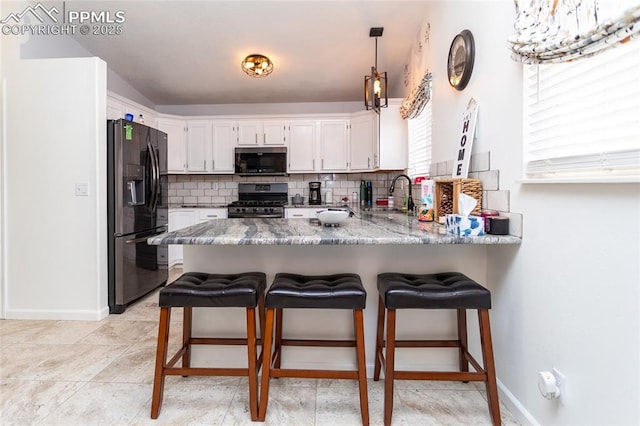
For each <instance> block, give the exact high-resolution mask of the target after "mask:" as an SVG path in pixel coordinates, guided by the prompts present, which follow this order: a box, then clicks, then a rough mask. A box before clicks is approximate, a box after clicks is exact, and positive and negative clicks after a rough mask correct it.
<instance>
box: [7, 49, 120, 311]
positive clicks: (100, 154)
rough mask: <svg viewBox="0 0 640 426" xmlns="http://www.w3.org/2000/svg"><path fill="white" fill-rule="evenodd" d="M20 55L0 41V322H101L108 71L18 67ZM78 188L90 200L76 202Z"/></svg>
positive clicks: (28, 63)
mask: <svg viewBox="0 0 640 426" xmlns="http://www.w3.org/2000/svg"><path fill="white" fill-rule="evenodd" d="M19 50H20V43H19V40H18V39H8V40H4V41H3V51H2V54H3V55H2V71H3V79H4V81H5V83H6V86H5V91H4V95H5V98H4V102H5V110H4V115H3V127H4V133H3V138H2V143H3V149H4V157H3V162H2V167H1V168H0V170H1V171H2V182H3V187H2V192H3V204H4V209H3V219H4V223H3V225H4V228H3V244H4V248H5V250H4V259H3V260H4V269H5V270H4V280H5V283H4V284H5V295H4V296H5V298H4V307H5V310H4V315H5V317H6V318H41V319H85V320H91V319H92V320H98V319H101V318H104V317H105V316H106V315H107V314H108V307H107V267H106V266H107V265H106V260H107V254H106V249H107V240H106V237H107V230H106V214H105V213H104V212H105V211H106V134H105V133H106V132H105V124H104V123H105V121H104V117H105V116H106V64H105V63H104V62H103V61H101V60H100V59H98V58H75V59H44V60H20V56H19ZM51 81H55V82H56V84H51ZM61 104H64V106H65V107H64V108H60V105H61ZM77 182H84V183H87V184H88V188H89V196H87V197H76V196H75V195H74V186H75V183H77Z"/></svg>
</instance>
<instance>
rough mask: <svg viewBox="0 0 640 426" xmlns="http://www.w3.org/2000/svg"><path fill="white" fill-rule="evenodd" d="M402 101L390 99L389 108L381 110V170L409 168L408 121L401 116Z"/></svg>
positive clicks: (378, 160) (379, 161)
mask: <svg viewBox="0 0 640 426" xmlns="http://www.w3.org/2000/svg"><path fill="white" fill-rule="evenodd" d="M401 104H402V99H389V107H388V108H382V109H381V110H380V142H379V146H378V149H379V155H378V157H377V158H376V160H377V162H378V163H379V164H378V167H379V168H380V170H404V169H406V168H407V159H408V154H407V146H408V136H407V121H408V120H404V119H403V118H402V116H400V105H401Z"/></svg>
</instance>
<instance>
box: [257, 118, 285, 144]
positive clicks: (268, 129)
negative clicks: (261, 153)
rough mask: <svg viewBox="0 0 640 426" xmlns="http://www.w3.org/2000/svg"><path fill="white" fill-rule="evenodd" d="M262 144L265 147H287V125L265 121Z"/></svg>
mask: <svg viewBox="0 0 640 426" xmlns="http://www.w3.org/2000/svg"><path fill="white" fill-rule="evenodd" d="M258 139H260V138H258ZM262 142H263V143H264V144H265V145H286V143H287V137H286V123H285V122H283V121H276V120H274V121H265V122H264V123H263V124H262Z"/></svg>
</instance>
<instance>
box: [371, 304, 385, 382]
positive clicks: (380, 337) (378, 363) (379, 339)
mask: <svg viewBox="0 0 640 426" xmlns="http://www.w3.org/2000/svg"><path fill="white" fill-rule="evenodd" d="M384 314H385V308H384V301H383V300H382V295H380V297H378V327H377V332H376V351H375V364H374V365H375V368H374V370H373V380H375V381H376V382H377V381H378V380H380V370H381V369H382V360H381V359H380V357H381V355H382V345H383V343H384Z"/></svg>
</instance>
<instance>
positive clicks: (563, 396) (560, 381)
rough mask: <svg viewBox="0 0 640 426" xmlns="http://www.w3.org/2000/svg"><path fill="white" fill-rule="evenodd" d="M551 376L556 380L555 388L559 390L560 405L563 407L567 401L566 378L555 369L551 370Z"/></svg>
mask: <svg viewBox="0 0 640 426" xmlns="http://www.w3.org/2000/svg"><path fill="white" fill-rule="evenodd" d="M553 376H554V377H555V378H556V386H558V389H560V404H562V405H565V404H566V401H567V378H566V376H565V375H564V374H562V373H561V372H560V371H558V369H557V368H554V369H553Z"/></svg>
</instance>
